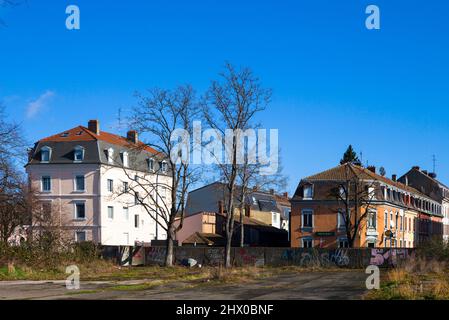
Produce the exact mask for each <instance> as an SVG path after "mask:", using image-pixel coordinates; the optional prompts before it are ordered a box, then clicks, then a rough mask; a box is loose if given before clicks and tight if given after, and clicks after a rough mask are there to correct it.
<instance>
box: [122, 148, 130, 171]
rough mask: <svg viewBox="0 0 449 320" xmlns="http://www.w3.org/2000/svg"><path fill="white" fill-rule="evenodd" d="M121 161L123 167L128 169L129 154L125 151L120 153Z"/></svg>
mask: <svg viewBox="0 0 449 320" xmlns="http://www.w3.org/2000/svg"><path fill="white" fill-rule="evenodd" d="M122 161H123V166H124V167H125V168H128V167H129V154H128V152H126V151H123V152H122Z"/></svg>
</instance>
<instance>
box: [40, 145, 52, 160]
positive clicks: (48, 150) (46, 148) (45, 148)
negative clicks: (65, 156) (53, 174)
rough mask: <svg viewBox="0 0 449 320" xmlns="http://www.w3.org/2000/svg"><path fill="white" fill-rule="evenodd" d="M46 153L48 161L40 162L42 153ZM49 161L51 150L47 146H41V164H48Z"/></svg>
mask: <svg viewBox="0 0 449 320" xmlns="http://www.w3.org/2000/svg"><path fill="white" fill-rule="evenodd" d="M43 152H48V160H42V158H43V157H42V153H43ZM50 161H51V148H50V147H49V146H43V147H42V148H41V163H49V162H50Z"/></svg>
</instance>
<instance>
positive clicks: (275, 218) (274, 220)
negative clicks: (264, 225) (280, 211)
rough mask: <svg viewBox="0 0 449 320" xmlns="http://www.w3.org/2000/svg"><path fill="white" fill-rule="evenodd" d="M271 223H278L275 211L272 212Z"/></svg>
mask: <svg viewBox="0 0 449 320" xmlns="http://www.w3.org/2000/svg"><path fill="white" fill-rule="evenodd" d="M272 224H273V225H275V224H278V215H277V213H276V212H273V213H272Z"/></svg>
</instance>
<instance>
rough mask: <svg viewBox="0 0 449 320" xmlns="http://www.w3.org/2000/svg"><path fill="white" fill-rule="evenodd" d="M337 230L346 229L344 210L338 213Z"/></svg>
mask: <svg viewBox="0 0 449 320" xmlns="http://www.w3.org/2000/svg"><path fill="white" fill-rule="evenodd" d="M337 228H338V229H346V224H345V214H344V212H343V210H341V209H339V210H338V213H337Z"/></svg>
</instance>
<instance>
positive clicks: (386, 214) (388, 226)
mask: <svg viewBox="0 0 449 320" xmlns="http://www.w3.org/2000/svg"><path fill="white" fill-rule="evenodd" d="M388 221H389V220H388V210H385V212H384V230H387V229H389V228H390V225H389V224H388Z"/></svg>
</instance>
